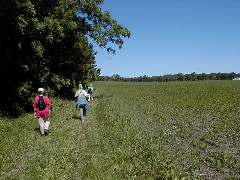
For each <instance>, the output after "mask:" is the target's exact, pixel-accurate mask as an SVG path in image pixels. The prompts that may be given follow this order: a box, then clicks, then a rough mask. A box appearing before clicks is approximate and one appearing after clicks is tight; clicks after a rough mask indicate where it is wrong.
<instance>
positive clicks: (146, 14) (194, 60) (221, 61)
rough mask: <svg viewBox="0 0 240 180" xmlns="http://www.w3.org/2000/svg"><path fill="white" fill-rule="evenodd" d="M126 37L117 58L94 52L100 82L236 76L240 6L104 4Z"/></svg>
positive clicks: (236, 2)
mask: <svg viewBox="0 0 240 180" xmlns="http://www.w3.org/2000/svg"><path fill="white" fill-rule="evenodd" d="M101 8H102V10H103V11H106V10H108V11H109V12H110V14H111V17H112V18H113V19H115V20H117V22H118V23H119V24H121V25H123V26H125V27H127V28H128V29H129V30H130V32H131V37H130V38H129V39H128V38H126V39H124V45H123V48H122V49H117V51H116V55H109V54H108V53H107V52H106V51H104V50H101V49H99V48H96V50H97V52H98V54H97V55H96V64H97V67H98V68H101V75H102V76H112V75H113V74H119V75H120V76H122V77H137V76H143V75H147V76H159V75H165V74H177V73H183V74H187V73H192V72H196V73H218V72H221V73H230V72H235V73H239V72H240V0H105V1H104V4H103V5H101Z"/></svg>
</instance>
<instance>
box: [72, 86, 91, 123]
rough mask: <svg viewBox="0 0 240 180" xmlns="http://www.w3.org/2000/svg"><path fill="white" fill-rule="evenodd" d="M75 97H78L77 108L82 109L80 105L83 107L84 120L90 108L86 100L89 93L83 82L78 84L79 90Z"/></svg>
mask: <svg viewBox="0 0 240 180" xmlns="http://www.w3.org/2000/svg"><path fill="white" fill-rule="evenodd" d="M75 97H77V102H76V109H80V107H83V116H84V117H83V120H84V119H85V117H86V114H87V110H88V108H89V104H88V101H87V100H86V98H88V97H89V94H88V93H87V92H86V91H85V90H84V89H83V86H82V84H79V85H78V90H77V92H76V93H75Z"/></svg>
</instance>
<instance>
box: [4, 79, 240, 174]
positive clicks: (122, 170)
mask: <svg viewBox="0 0 240 180" xmlns="http://www.w3.org/2000/svg"><path fill="white" fill-rule="evenodd" d="M93 85H94V87H95V88H96V90H95V94H94V95H95V99H94V102H91V108H90V110H89V112H88V117H87V120H86V121H85V122H83V123H81V122H80V121H79V119H78V118H77V116H78V112H76V110H75V106H74V105H75V102H74V101H61V100H59V99H54V103H55V107H54V110H53V117H52V124H51V128H50V134H49V135H48V136H45V137H43V136H41V135H40V133H39V132H38V129H37V128H38V125H37V121H36V120H35V119H34V118H33V115H32V114H27V115H26V116H24V117H22V118H19V119H15V120H7V119H3V118H2V119H1V121H0V128H1V131H0V135H1V142H0V143H1V144H0V162H1V165H0V179H239V178H240V176H239V174H240V154H239V150H240V149H239V143H240V126H239V99H240V94H239V89H240V83H239V81H197V82H168V83H124V82H95V83H94V84H93Z"/></svg>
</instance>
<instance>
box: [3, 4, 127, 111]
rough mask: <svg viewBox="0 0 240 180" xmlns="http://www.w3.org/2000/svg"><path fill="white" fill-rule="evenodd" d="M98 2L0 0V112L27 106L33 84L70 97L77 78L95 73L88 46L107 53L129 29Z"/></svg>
mask: <svg viewBox="0 0 240 180" xmlns="http://www.w3.org/2000/svg"><path fill="white" fill-rule="evenodd" d="M103 2H104V1H103V0H1V2H0V58H1V60H0V80H1V83H2V85H1V87H2V88H0V101H1V102H0V112H1V114H4V115H13V114H16V115H19V114H21V113H24V112H26V111H27V110H31V108H32V107H31V103H32V99H33V97H34V96H35V95H36V91H37V89H38V88H39V87H44V88H45V89H46V92H47V93H48V95H49V96H59V97H65V98H68V97H71V95H72V94H71V93H72V90H73V89H74V88H75V87H77V84H78V83H79V82H82V83H87V82H90V81H94V80H96V79H97V78H98V76H99V75H100V69H99V68H97V65H96V59H95V58H96V55H97V52H96V51H95V49H94V45H98V46H100V47H101V48H102V49H104V50H106V51H107V52H108V53H112V54H114V53H115V49H116V48H121V47H122V46H123V43H124V42H123V39H124V38H129V37H130V31H129V30H128V29H127V28H126V27H124V26H122V25H120V24H118V22H117V21H116V20H114V19H113V18H112V17H111V15H110V12H108V11H104V12H103V11H102V9H101V4H103Z"/></svg>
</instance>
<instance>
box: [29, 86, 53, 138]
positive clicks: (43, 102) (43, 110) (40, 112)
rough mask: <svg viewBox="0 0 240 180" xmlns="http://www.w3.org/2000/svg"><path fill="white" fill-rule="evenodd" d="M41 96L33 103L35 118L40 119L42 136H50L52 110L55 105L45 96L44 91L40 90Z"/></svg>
mask: <svg viewBox="0 0 240 180" xmlns="http://www.w3.org/2000/svg"><path fill="white" fill-rule="evenodd" d="M38 93H39V95H38V96H36V97H35V99H34V102H33V108H34V117H35V118H37V119H38V123H39V126H40V132H41V134H42V135H48V128H49V125H50V118H49V117H50V110H49V108H50V107H51V106H52V105H53V104H52V102H51V101H50V99H49V98H48V96H45V95H43V93H44V89H43V88H39V89H38Z"/></svg>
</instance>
